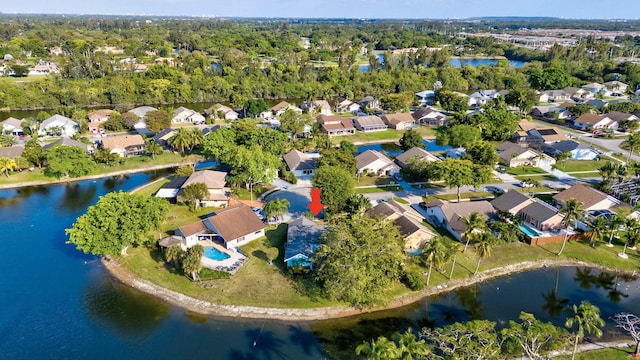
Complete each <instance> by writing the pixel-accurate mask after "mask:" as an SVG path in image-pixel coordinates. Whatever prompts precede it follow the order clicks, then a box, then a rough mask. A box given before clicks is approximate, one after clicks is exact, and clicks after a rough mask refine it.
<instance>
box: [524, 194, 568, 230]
mask: <svg viewBox="0 0 640 360" xmlns="http://www.w3.org/2000/svg"><path fill="white" fill-rule="evenodd" d="M532 200H533V202H531V203H530V204H528V205H527V206H525V207H523V208H522V209H520V210H519V211H518V213H517V214H516V216H517V217H519V218H520V219H521V220H522V223H523V224H524V225H527V226H529V227H531V228H534V229H536V230H540V231H560V229H562V219H563V216H562V214H560V213H558V209H556V208H555V207H553V206H551V205H549V204H547V203H546V202H544V201H542V200H540V199H537V198H533V199H532Z"/></svg>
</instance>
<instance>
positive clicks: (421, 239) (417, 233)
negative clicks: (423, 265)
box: [367, 201, 436, 250]
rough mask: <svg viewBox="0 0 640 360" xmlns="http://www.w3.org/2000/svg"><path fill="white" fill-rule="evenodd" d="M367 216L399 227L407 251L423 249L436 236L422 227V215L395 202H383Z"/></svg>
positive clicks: (369, 211)
mask: <svg viewBox="0 0 640 360" xmlns="http://www.w3.org/2000/svg"><path fill="white" fill-rule="evenodd" d="M367 215H369V216H371V217H376V218H379V219H381V220H382V221H391V222H393V224H394V225H396V226H398V229H399V230H400V233H401V234H402V236H403V237H404V248H405V249H406V250H411V249H421V248H422V247H424V245H425V244H426V243H428V242H429V240H431V239H432V238H434V237H435V236H436V235H435V234H434V233H433V232H432V231H431V230H429V229H428V228H427V227H426V226H424V225H422V224H421V222H422V219H423V217H422V215H420V214H419V213H418V212H416V211H415V210H414V209H412V208H411V207H409V206H405V205H403V204H400V203H397V202H395V201H389V202H381V203H380V204H378V205H376V206H374V207H373V208H371V209H369V210H368V211H367Z"/></svg>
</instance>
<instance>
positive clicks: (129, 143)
mask: <svg viewBox="0 0 640 360" xmlns="http://www.w3.org/2000/svg"><path fill="white" fill-rule="evenodd" d="M145 145H146V144H145V142H144V139H143V138H142V136H140V135H138V134H136V135H118V136H107V137H105V138H102V147H103V148H104V149H109V150H110V151H111V153H112V154H118V155H120V156H121V157H130V156H136V155H143V154H144V152H145V150H144V147H145Z"/></svg>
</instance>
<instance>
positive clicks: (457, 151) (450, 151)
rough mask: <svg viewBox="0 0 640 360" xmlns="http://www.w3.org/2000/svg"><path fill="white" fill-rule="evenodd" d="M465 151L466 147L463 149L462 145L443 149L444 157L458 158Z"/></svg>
mask: <svg viewBox="0 0 640 360" xmlns="http://www.w3.org/2000/svg"><path fill="white" fill-rule="evenodd" d="M466 153H467V149H465V148H463V147H459V148H453V149H448V150H447V151H445V153H444V157H446V158H451V159H460V158H461V157H463V156H464V154H466Z"/></svg>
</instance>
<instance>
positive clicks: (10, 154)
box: [0, 146, 24, 159]
mask: <svg viewBox="0 0 640 360" xmlns="http://www.w3.org/2000/svg"><path fill="white" fill-rule="evenodd" d="M23 151H24V146H3V147H0V157H6V158H9V159H15V158H17V157H19V156H22V152H23Z"/></svg>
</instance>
